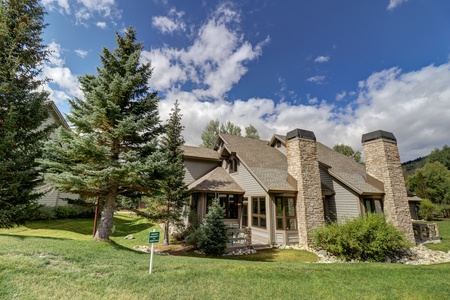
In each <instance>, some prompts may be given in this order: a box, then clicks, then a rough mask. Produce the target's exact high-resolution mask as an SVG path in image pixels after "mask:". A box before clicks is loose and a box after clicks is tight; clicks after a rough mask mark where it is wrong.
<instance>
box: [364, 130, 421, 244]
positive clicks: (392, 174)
mask: <svg viewBox="0 0 450 300" xmlns="http://www.w3.org/2000/svg"><path fill="white" fill-rule="evenodd" d="M362 145H363V148H364V157H365V160H366V172H367V174H369V175H371V176H372V177H375V178H376V179H378V180H380V181H382V182H383V183H384V193H385V194H384V201H383V207H384V213H385V215H386V219H387V220H388V221H389V222H391V223H392V224H394V225H395V226H396V227H397V228H399V229H400V230H401V231H403V232H404V233H405V235H406V237H407V239H409V241H410V242H412V243H415V240H414V233H413V228H412V223H411V214H410V212H409V205H408V198H407V194H406V187H405V178H404V177H403V171H402V165H401V163H400V155H399V153H398V147H397V140H396V138H395V136H394V134H392V133H391V132H386V131H382V130H378V131H374V132H370V133H366V134H363V136H362Z"/></svg>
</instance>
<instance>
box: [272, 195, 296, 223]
mask: <svg viewBox="0 0 450 300" xmlns="http://www.w3.org/2000/svg"><path fill="white" fill-rule="evenodd" d="M275 203H276V207H277V208H276V209H277V215H276V218H277V229H278V230H295V229H297V218H296V217H295V199H294V198H291V197H288V198H284V197H276V198H275Z"/></svg>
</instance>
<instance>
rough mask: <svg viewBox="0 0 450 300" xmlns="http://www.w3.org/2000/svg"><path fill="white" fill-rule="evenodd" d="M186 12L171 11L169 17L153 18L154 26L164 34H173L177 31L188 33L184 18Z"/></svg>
mask: <svg viewBox="0 0 450 300" xmlns="http://www.w3.org/2000/svg"><path fill="white" fill-rule="evenodd" d="M183 15H184V11H177V10H176V9H175V8H173V9H171V10H170V11H169V14H168V16H167V17H165V16H156V17H153V18H152V25H153V26H154V27H156V28H158V29H159V30H160V31H161V32H162V33H173V32H175V31H183V32H184V31H186V24H185V23H184V21H183V19H182V17H183Z"/></svg>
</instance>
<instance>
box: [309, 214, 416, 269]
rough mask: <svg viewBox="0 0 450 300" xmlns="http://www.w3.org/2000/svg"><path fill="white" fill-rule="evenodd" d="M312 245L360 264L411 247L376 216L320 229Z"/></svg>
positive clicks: (392, 228)
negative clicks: (357, 261)
mask: <svg viewBox="0 0 450 300" xmlns="http://www.w3.org/2000/svg"><path fill="white" fill-rule="evenodd" d="M313 243H314V246H315V247H316V248H317V249H323V250H326V251H327V252H329V253H331V254H332V255H334V256H337V257H339V258H341V259H345V260H359V261H384V260H385V259H386V257H390V256H393V255H398V254H401V253H402V252H404V251H405V250H406V249H408V248H409V247H411V244H410V243H409V242H408V241H407V240H406V238H405V236H404V234H403V233H401V232H400V231H399V230H398V229H397V228H396V227H395V226H393V225H392V224H390V223H387V222H386V219H385V217H384V215H381V216H380V215H377V214H369V215H367V216H365V217H364V218H362V217H358V218H355V219H351V220H347V221H346V222H345V223H343V224H340V223H338V222H334V223H331V224H327V225H325V226H322V227H320V228H318V229H317V230H316V231H315V232H314V234H313Z"/></svg>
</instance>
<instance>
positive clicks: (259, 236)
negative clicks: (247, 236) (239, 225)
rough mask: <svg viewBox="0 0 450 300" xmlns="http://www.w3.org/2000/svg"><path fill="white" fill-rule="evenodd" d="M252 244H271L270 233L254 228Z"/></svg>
mask: <svg viewBox="0 0 450 300" xmlns="http://www.w3.org/2000/svg"><path fill="white" fill-rule="evenodd" d="M252 244H256V245H257V244H264V245H268V244H270V236H269V231H267V230H264V229H260V228H257V227H252Z"/></svg>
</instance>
